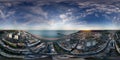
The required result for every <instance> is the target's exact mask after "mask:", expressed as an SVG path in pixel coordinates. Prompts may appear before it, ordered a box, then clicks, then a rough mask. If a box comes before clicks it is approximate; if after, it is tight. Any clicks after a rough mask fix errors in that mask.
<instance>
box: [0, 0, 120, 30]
mask: <svg viewBox="0 0 120 60" xmlns="http://www.w3.org/2000/svg"><path fill="white" fill-rule="evenodd" d="M13 1H14V0H10V1H8V0H6V1H0V29H23V30H24V29H30V30H34V29H35V30H36V29H37V30H86V29H93V30H95V29H100V30H105V29H120V24H119V23H120V7H119V5H120V3H117V2H118V1H119V0H118V1H117V0H116V1H113V0H111V1H109V2H106V3H105V2H104V3H103V1H96V0H92V1H91V0H90V1H84V0H74V1H73V0H69V1H68V0H57V1H56V0H50V1H48V0H40V1H37V0H30V1H28V0H26V1H22V0H20V1H14V2H13ZM105 1H107V0H105Z"/></svg>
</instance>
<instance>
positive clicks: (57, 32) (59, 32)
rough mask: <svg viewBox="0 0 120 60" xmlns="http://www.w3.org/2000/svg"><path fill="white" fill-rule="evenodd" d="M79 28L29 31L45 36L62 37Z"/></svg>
mask: <svg viewBox="0 0 120 60" xmlns="http://www.w3.org/2000/svg"><path fill="white" fill-rule="evenodd" d="M77 31H78V30H28V32H29V33H32V34H35V35H38V36H40V37H44V38H60V37H63V36H64V35H69V34H72V33H75V32H77Z"/></svg>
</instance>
